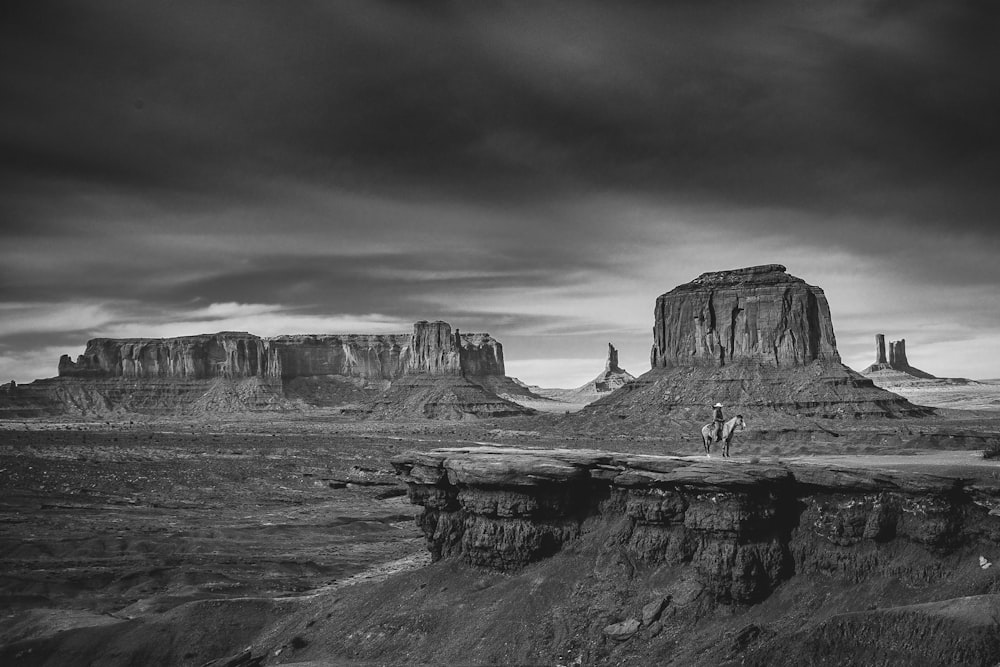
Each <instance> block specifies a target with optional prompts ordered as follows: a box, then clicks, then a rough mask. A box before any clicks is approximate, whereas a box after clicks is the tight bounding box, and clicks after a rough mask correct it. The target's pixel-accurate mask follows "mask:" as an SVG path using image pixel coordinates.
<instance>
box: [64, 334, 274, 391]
mask: <svg viewBox="0 0 1000 667" xmlns="http://www.w3.org/2000/svg"><path fill="white" fill-rule="evenodd" d="M266 367H267V347H266V343H265V341H264V340H263V339H261V338H258V337H257V336H254V335H252V334H249V333H245V332H235V331H223V332H220V333H217V334H202V335H200V336H182V337H179V338H124V339H114V338H94V339H93V340H90V341H88V342H87V348H86V350H85V351H84V353H83V354H82V355H80V356H79V357H78V358H77V360H76V362H74V361H72V360H71V359H70V357H69V355H65V354H64V355H63V356H62V357H61V358H60V359H59V375H60V376H62V377H82V378H99V377H105V378H106V377H121V378H185V379H193V380H199V379H207V378H246V377H255V376H264V375H266V372H265V369H266Z"/></svg>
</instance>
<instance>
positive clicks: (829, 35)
mask: <svg viewBox="0 0 1000 667" xmlns="http://www.w3.org/2000/svg"><path fill="white" fill-rule="evenodd" d="M0 12H2V16H0V62H3V63H4V66H3V67H2V68H0V84H2V86H3V89H4V90H5V91H9V94H5V95H4V96H3V99H2V100H0V146H2V148H3V150H2V151H0V216H2V219H3V221H4V224H3V226H2V229H0V317H2V320H0V380H2V379H3V377H4V376H11V377H14V378H15V379H17V380H18V381H26V380H30V379H32V378H33V377H41V376H48V375H52V374H53V373H54V368H55V359H53V360H52V361H51V363H50V364H49V366H48V368H47V369H45V368H41V367H35V366H31V367H32V368H36V370H34V371H31V370H29V365H26V363H25V362H23V361H20V360H23V359H28V358H33V359H39V358H40V356H39V351H40V350H42V349H43V348H47V347H48V348H54V347H56V346H62V345H66V346H68V347H69V349H66V352H68V353H79V351H80V350H82V346H83V343H84V342H85V339H86V338H87V337H89V336H96V335H126V334H128V335H133V334H135V335H138V334H140V333H141V334H143V335H147V336H160V335H174V334H175V333H200V332H201V331H202V330H204V329H203V328H204V327H215V326H216V325H218V327H219V329H222V328H239V329H249V330H250V331H252V332H254V333H258V334H261V335H268V334H269V333H271V331H272V329H273V328H281V327H282V326H287V327H289V329H287V330H285V331H274V333H282V332H288V333H292V332H294V329H293V327H322V328H324V330H330V329H329V328H337V329H340V328H341V327H353V326H355V325H357V326H359V327H362V326H363V327H365V328H364V330H365V331H369V330H371V331H374V330H377V329H376V328H374V327H380V326H383V325H384V326H390V327H394V328H396V327H398V326H402V327H403V329H402V330H405V329H406V328H408V324H407V323H409V322H412V321H414V320H417V319H428V318H441V319H447V320H449V321H452V323H453V324H454V325H455V326H459V327H460V328H462V329H465V330H473V329H477V330H489V331H491V332H492V333H493V334H494V335H496V336H497V337H498V338H500V340H501V341H503V342H504V343H505V350H506V353H507V357H508V359H510V360H512V361H515V362H516V361H518V360H524V361H527V360H536V361H538V363H537V364H536V366H535V367H537V368H542V365H541V361H543V360H545V359H549V358H560V359H562V358H573V359H579V360H587V359H593V363H594V365H595V370H594V372H593V373H588V375H596V373H597V372H598V371H599V370H600V368H601V363H602V355H603V353H604V349H605V347H604V345H605V343H606V342H607V341H608V340H611V341H613V342H614V343H615V345H616V346H618V347H619V348H620V350H621V359H622V364H623V366H625V367H626V368H627V369H628V370H630V371H631V372H633V373H638V372H642V371H644V370H645V369H646V368H647V367H648V356H647V355H648V347H649V344H650V338H651V337H650V334H649V332H650V327H651V325H652V306H653V302H654V300H655V298H656V296H657V295H658V294H660V293H662V292H665V291H667V290H669V289H671V288H672V287H674V286H675V285H677V284H680V283H682V282H686V281H688V280H690V279H692V278H694V277H696V276H697V275H698V274H700V273H702V272H703V271H708V270H717V269H724V268H734V267H738V266H748V265H752V264H758V263H770V262H779V263H782V264H785V265H786V266H787V267H788V268H789V271H790V272H791V273H792V274H794V275H798V276H800V277H802V278H804V279H806V280H807V281H808V282H810V283H812V284H817V285H820V286H821V287H823V288H825V290H826V292H827V295H828V297H829V299H830V302H831V306H832V308H833V315H834V324H835V326H836V328H837V336H838V343H839V346H840V348H841V352H842V355H843V356H844V358H845V361H847V362H848V363H849V364H851V365H853V366H855V367H856V368H857V367H861V366H864V365H866V364H867V363H869V362H870V360H869V357H870V356H871V355H870V348H871V339H872V336H873V335H874V333H877V332H884V333H886V334H887V336H889V337H890V338H893V339H895V338H903V337H905V338H907V341H908V351H909V353H910V357H911V361H912V362H913V363H914V364H915V365H917V366H919V367H921V368H924V369H925V370H928V371H930V372H932V373H935V374H940V375H963V376H971V377H996V376H1000V362H997V361H995V360H994V359H993V356H994V355H993V354H992V353H991V352H990V349H991V346H992V349H995V347H996V345H995V343H996V342H997V332H998V331H1000V326H998V325H1000V297H998V296H997V293H998V292H1000V290H997V289H996V285H997V282H998V280H997V279H998V271H997V269H996V257H997V253H998V251H1000V232H998V231H997V226H996V217H997V214H998V212H1000V189H997V188H996V187H995V182H994V181H995V177H994V176H993V174H996V173H1000V150H998V149H1000V136H998V134H1000V129H998V126H997V123H996V118H998V117H1000V87H998V86H996V85H995V81H994V79H995V76H994V74H993V71H992V70H993V69H995V67H994V65H993V63H996V62H1000V43H998V41H997V40H996V39H995V35H996V34H997V29H998V28H1000V9H998V7H997V5H996V3H991V2H982V1H980V2H953V3H940V2H929V1H927V2H921V1H917V2H905V3H903V2H897V1H895V0H884V1H873V0H851V1H848V2H842V3H835V4H832V5H831V4H823V3H813V2H791V1H784V2H762V3H752V4H745V3H732V2H715V1H711V0H710V1H707V2H697V3H694V2H691V3H688V2H679V3H649V2H639V1H636V2H625V3H614V4H608V3H598V2H551V3H535V4H528V5H525V4H523V3H504V2H500V3H488V4H484V3H451V2H436V1H427V2H415V3H402V2H389V1H378V0H364V1H361V0H358V1H357V2H338V3H328V2H319V1H317V2H300V3H296V4H295V6H294V7H290V6H286V5H283V4H280V3H273V2H264V1H259V2H255V1H244V2H239V3H234V2H222V1H219V2H194V1H193V0H192V1H180V2H171V3H154V2H142V1H140V2H130V3H124V4H123V3H118V2H110V1H109V2H101V1H97V2H88V3H85V4H80V3H76V4H73V5H66V4H65V3H51V2H45V1H33V2H27V1H23V2H22V1H18V0H15V2H11V3H6V4H5V6H4V8H3V9H2V10H0ZM224 304H231V305H229V306H226V305H224ZM226 308H229V309H230V311H231V312H227V313H226V312H222V311H224V310H225V309H226ZM214 330H218V329H214ZM317 332H320V330H317ZM949 343H953V344H949ZM923 350H927V351H932V350H933V353H932V356H933V358H932V359H927V360H924V359H923V358H922V351H923ZM15 360H18V361H15ZM25 374H27V375H25ZM549 377H551V376H549ZM524 379H526V380H528V381H533V379H532V378H530V377H529V378H524ZM568 382H569V380H567V383H568Z"/></svg>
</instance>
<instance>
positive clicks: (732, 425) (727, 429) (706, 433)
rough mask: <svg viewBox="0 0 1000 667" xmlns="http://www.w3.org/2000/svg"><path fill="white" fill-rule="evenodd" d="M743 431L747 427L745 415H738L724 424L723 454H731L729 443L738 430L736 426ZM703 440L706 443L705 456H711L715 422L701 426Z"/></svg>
mask: <svg viewBox="0 0 1000 667" xmlns="http://www.w3.org/2000/svg"><path fill="white" fill-rule="evenodd" d="M737 427H739V429H740V430H741V431H742V430H743V429H745V428H746V427H747V425H746V424H745V423H744V422H743V415H736V416H735V417H733V418H732V419H730V420H729V421H727V422H726V423H724V424H723V425H722V442H723V443H724V444H723V447H722V455H723V456H726V457H728V456H729V445H730V443H732V441H733V433H735V432H736V428H737ZM701 440H702V444H703V445H705V456H711V454H709V448H710V447H711V446H712V441H713V440H715V424H714V423H712V424H706V425H705V426H702V427H701Z"/></svg>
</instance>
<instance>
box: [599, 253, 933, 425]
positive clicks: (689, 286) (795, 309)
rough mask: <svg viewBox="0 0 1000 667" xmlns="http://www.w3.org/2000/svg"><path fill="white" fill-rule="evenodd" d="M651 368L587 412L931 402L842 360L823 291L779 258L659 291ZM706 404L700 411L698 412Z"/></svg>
mask: <svg viewBox="0 0 1000 667" xmlns="http://www.w3.org/2000/svg"><path fill="white" fill-rule="evenodd" d="M650 361H651V370H650V372H648V373H646V374H644V375H642V376H640V377H639V378H638V380H637V381H635V382H632V383H629V384H627V385H625V386H624V387H623V388H621V389H619V390H618V391H616V392H614V393H613V394H611V395H610V396H607V397H605V398H602V399H601V400H599V401H597V402H595V403H593V404H592V405H590V406H588V407H587V408H586V409H585V410H584V411H583V412H582V413H580V418H582V419H589V418H594V419H602V418H603V419H606V418H607V415H608V413H609V412H611V413H613V414H614V415H619V416H620V415H622V414H627V415H628V417H629V418H638V419H639V420H640V421H642V422H643V423H648V424H649V425H650V427H656V425H657V424H658V423H659V421H662V418H664V417H665V416H666V415H668V414H670V413H672V412H676V411H677V410H684V411H688V412H691V413H692V414H691V416H692V417H695V418H700V419H704V420H706V421H707V420H710V419H711V412H710V410H709V408H708V406H711V405H713V404H715V403H716V402H722V403H724V404H725V406H726V408H727V410H728V411H729V412H730V413H731V414H737V413H743V414H747V413H753V414H756V415H759V414H760V413H761V412H781V413H786V414H787V413H791V414H795V415H805V416H809V417H869V416H872V417H884V416H900V415H907V416H919V415H925V414H930V413H931V410H930V409H927V408H921V407H919V406H914V405H912V404H910V403H909V402H908V401H906V400H905V399H903V398H902V397H900V396H897V395H895V394H892V393H890V392H888V391H885V390H883V389H879V388H878V387H876V386H875V385H874V384H873V383H872V381H871V380H869V379H867V378H864V377H862V376H861V375H860V374H858V373H856V372H855V371H853V370H851V369H850V368H848V367H847V366H845V365H844V364H842V363H841V361H840V354H839V352H838V351H837V345H836V338H835V336H834V331H833V321H832V318H831V315H830V307H829V305H828V303H827V300H826V296H825V295H824V293H823V290H822V289H820V288H819V287H815V286H812V285H809V284H807V283H806V282H805V281H804V280H802V279H801V278H796V277H795V276H791V275H789V274H788V273H786V272H785V267H783V266H781V265H779V264H767V265H764V266H753V267H748V268H743V269H733V270H730V271H715V272H710V273H703V274H702V275H701V276H699V277H698V278H696V279H694V280H692V281H691V282H689V283H686V284H684V285H680V286H678V287H675V288H674V289H672V290H671V291H669V292H667V293H666V294H663V295H661V296H660V297H659V298H658V299H657V300H656V306H655V309H654V311H653V347H652V352H651V357H650ZM695 413H696V414H695Z"/></svg>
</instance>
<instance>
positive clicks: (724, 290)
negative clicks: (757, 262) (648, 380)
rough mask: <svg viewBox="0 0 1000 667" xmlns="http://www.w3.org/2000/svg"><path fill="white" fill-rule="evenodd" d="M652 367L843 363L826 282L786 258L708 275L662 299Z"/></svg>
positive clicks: (656, 314) (655, 327)
mask: <svg viewBox="0 0 1000 667" xmlns="http://www.w3.org/2000/svg"><path fill="white" fill-rule="evenodd" d="M650 360H651V365H652V367H653V368H672V367H675V366H695V365H709V366H725V365H727V364H734V363H741V362H747V363H752V364H767V365H772V366H801V365H804V364H807V363H810V362H813V361H817V360H820V361H833V362H839V361H840V355H839V354H838V353H837V344H836V339H835V337H834V333H833V322H832V319H831V317H830V306H829V304H828V303H827V300H826V295H825V294H824V293H823V290H822V289H820V288H819V287H814V286H812V285H808V284H806V282H805V281H804V280H802V279H801V278H796V277H794V276H790V275H788V274H787V273H785V267H784V266H781V265H780V264H767V265H764V266H752V267H748V268H744V269H733V270H730V271H714V272H710V273H703V274H701V275H700V276H698V277H697V278H695V279H694V280H692V281H691V282H689V283H686V284H684V285H680V286H678V287H676V288H674V289H673V290H671V291H669V292H667V293H666V294H662V295H660V297H659V298H657V300H656V308H655V310H654V324H653V349H652V352H651V359H650Z"/></svg>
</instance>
